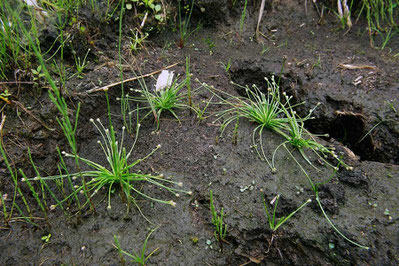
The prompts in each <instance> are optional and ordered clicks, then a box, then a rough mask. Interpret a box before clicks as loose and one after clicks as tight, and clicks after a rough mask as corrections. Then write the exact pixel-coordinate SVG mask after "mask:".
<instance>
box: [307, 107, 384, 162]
mask: <svg viewBox="0 0 399 266" xmlns="http://www.w3.org/2000/svg"><path fill="white" fill-rule="evenodd" d="M305 126H306V129H307V130H309V131H310V132H312V133H314V134H328V135H329V139H331V138H333V139H335V140H336V141H339V142H340V143H342V144H343V145H345V146H346V147H348V148H349V149H350V150H352V151H353V153H354V154H355V155H357V156H359V157H360V159H361V160H369V161H380V160H381V158H380V157H379V156H376V154H375V149H374V144H373V139H372V138H371V136H370V134H367V133H368V132H367V131H366V122H365V118H364V116H363V115H361V114H358V113H352V112H338V111H337V112H335V118H333V119H330V118H325V117H318V118H317V119H315V120H309V121H308V122H307V123H305Z"/></svg>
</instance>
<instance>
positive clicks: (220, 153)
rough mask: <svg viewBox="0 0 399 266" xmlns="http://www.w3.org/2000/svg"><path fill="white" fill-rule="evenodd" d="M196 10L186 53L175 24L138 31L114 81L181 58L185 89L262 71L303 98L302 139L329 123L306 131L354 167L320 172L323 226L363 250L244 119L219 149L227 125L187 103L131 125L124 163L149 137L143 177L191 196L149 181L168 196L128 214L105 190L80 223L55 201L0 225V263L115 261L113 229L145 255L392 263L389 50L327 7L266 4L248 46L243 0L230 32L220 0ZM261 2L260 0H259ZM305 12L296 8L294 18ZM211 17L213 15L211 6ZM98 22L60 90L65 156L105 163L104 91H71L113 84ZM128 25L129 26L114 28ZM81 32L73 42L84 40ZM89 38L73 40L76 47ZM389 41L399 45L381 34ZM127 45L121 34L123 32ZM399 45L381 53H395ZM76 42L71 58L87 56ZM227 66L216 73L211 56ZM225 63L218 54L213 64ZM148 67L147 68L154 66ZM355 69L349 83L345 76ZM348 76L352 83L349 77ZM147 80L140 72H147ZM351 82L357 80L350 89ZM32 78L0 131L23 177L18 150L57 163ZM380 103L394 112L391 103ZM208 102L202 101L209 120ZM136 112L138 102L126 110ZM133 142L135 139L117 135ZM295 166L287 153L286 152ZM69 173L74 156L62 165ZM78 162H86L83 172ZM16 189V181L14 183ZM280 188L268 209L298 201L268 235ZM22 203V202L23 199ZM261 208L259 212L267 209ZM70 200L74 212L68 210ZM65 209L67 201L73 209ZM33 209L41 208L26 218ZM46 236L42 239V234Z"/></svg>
mask: <svg viewBox="0 0 399 266" xmlns="http://www.w3.org/2000/svg"><path fill="white" fill-rule="evenodd" d="M202 2H203V3H202V5H203V7H204V8H205V10H207V9H209V10H210V11H209V16H208V13H206V14H203V13H201V11H200V10H195V12H197V13H195V12H194V18H193V21H195V20H198V19H199V18H200V17H201V16H206V17H207V20H206V22H207V23H205V24H204V26H203V27H202V28H200V29H199V30H198V31H197V32H196V33H195V34H193V35H192V36H190V37H189V39H188V41H187V43H186V45H185V47H184V48H183V49H178V48H177V45H176V43H177V42H178V32H164V33H159V34H157V35H153V36H151V37H150V39H149V42H148V43H147V45H146V48H145V49H143V50H142V51H141V52H140V53H138V54H132V53H130V52H129V51H128V49H123V51H124V53H123V55H124V57H125V59H126V62H125V63H124V67H123V71H124V72H123V75H124V77H125V78H128V77H132V76H134V73H140V74H146V73H150V72H152V71H156V70H159V69H161V68H163V67H165V66H168V65H171V64H174V63H177V62H179V64H178V65H177V66H175V67H174V68H172V69H173V70H174V71H175V72H176V73H177V74H180V75H181V76H182V77H183V76H184V73H185V65H184V63H183V62H184V61H185V58H186V56H190V62H191V72H192V74H193V79H192V80H193V87H195V88H196V87H199V86H200V83H199V82H194V80H195V79H198V80H199V81H200V82H205V83H207V84H209V85H213V86H214V87H215V88H217V89H220V90H223V91H226V92H228V93H230V94H232V95H243V91H242V90H240V88H239V87H237V86H235V85H233V84H231V81H233V82H235V83H238V84H241V85H249V86H251V85H252V84H256V85H257V86H258V87H259V88H262V89H267V88H266V84H265V81H264V78H265V77H267V78H271V77H272V75H276V79H279V80H280V87H281V90H282V91H285V92H286V93H287V94H288V95H292V96H293V97H294V100H295V102H297V103H299V102H302V101H304V102H305V103H304V104H303V105H300V106H298V108H297V112H298V113H300V114H301V115H306V114H307V112H309V109H311V108H313V107H314V106H315V105H316V104H317V103H318V102H320V103H321V104H320V106H319V107H318V108H317V109H316V110H315V112H314V116H315V118H314V119H313V120H310V121H308V123H307V124H306V127H307V129H308V130H309V131H311V132H312V133H314V134H325V133H328V135H329V136H328V137H323V138H322V139H319V141H320V142H322V143H324V144H325V145H334V146H335V147H336V150H337V152H338V153H340V154H342V155H343V158H344V160H345V162H347V163H348V164H349V165H351V166H353V170H352V171H348V170H344V169H341V170H339V171H338V172H337V173H336V174H335V175H334V176H333V178H332V180H331V181H330V182H328V183H326V184H325V185H323V186H321V187H320V193H319V196H320V201H321V203H322V205H323V206H324V209H325V211H326V213H327V215H328V216H329V217H330V219H331V221H332V222H333V224H334V225H335V226H336V227H337V228H338V229H339V230H340V231H341V232H342V233H343V234H344V235H345V236H347V237H348V238H349V239H352V240H354V241H356V242H358V243H360V244H362V245H366V246H369V247H370V249H369V250H364V249H361V248H359V247H356V246H354V245H352V244H350V243H349V242H347V241H346V240H344V239H343V238H342V237H341V236H340V235H338V234H337V233H336V232H335V231H334V230H333V229H332V227H331V226H330V225H329V224H328V222H327V221H326V219H325V218H324V216H323V214H322V212H321V210H320V208H319V206H318V204H317V202H316V200H315V196H314V193H313V192H312V191H311V189H310V187H309V184H308V181H307V179H306V177H305V175H304V174H303V172H302V171H301V169H300V167H298V165H297V164H296V163H295V162H294V161H293V159H292V158H291V157H290V155H289V154H288V153H287V152H286V151H285V150H284V149H282V148H281V149H279V150H278V151H277V152H276V155H275V157H276V167H277V169H278V170H277V172H276V173H272V171H271V170H270V168H269V167H268V165H267V164H266V162H263V161H261V160H260V158H259V157H258V155H257V153H256V152H255V150H254V149H253V148H252V139H251V138H252V135H251V134H252V131H253V130H254V128H255V125H254V124H251V123H249V122H248V121H245V120H239V126H238V131H237V142H236V144H233V139H234V134H233V127H231V128H228V129H227V130H226V131H225V133H224V134H223V135H222V136H220V128H219V125H218V124H217V123H212V122H213V121H214V120H215V117H214V116H211V117H209V118H207V119H205V120H204V121H199V120H198V119H197V118H196V117H195V115H194V114H190V112H189V111H188V110H179V111H177V115H178V116H179V118H180V120H181V121H180V122H179V121H176V119H174V118H173V116H171V115H169V114H165V116H163V119H161V125H160V130H159V131H156V125H155V124H154V121H153V119H151V118H148V119H146V120H144V121H142V122H141V124H142V127H141V130H140V135H139V139H138V142H137V144H136V148H135V150H134V154H133V157H134V158H141V157H143V156H145V155H147V154H148V153H149V151H151V150H152V149H153V148H154V147H155V146H156V145H158V144H161V145H162V147H161V149H159V150H158V151H157V152H156V153H154V154H153V155H152V156H151V157H149V158H148V159H147V160H145V161H143V162H142V163H141V164H140V165H139V166H138V167H139V168H140V170H141V171H143V172H146V173H163V174H164V175H165V176H169V177H171V178H173V180H175V181H179V182H180V181H181V182H183V188H184V189H186V190H191V191H192V192H193V194H192V196H186V195H181V196H180V197H179V198H176V197H172V196H173V195H171V194H167V193H166V192H165V191H163V190H160V189H158V188H156V187H151V186H149V187H143V188H142V190H143V192H147V193H149V194H151V195H153V196H154V197H159V198H163V199H173V200H174V201H176V203H177V206H176V207H171V206H166V205H163V204H159V203H153V202H150V201H148V200H145V199H143V198H140V197H138V198H137V203H138V205H139V207H140V211H141V213H142V214H144V215H145V217H146V218H147V219H148V220H149V221H150V222H149V221H148V220H146V219H145V218H144V217H143V215H142V214H141V213H140V211H139V209H138V208H135V207H131V209H130V211H129V212H128V213H126V210H127V207H126V204H125V203H124V202H123V199H122V198H121V196H120V194H119V193H118V189H116V192H115V193H113V194H112V197H111V206H112V208H111V209H110V210H107V204H108V202H107V199H106V191H104V192H103V193H102V192H100V193H99V194H98V195H97V196H96V197H94V202H95V205H96V210H97V212H96V214H93V213H90V212H89V211H87V212H85V213H84V214H82V216H81V217H80V218H78V217H77V216H74V217H72V218H70V219H66V218H65V216H64V215H63V214H62V211H60V210H59V209H56V210H55V211H52V212H50V213H49V219H48V220H49V224H50V225H47V224H46V223H45V221H43V220H37V223H38V226H37V227H36V226H32V225H30V224H27V223H26V222H23V221H19V220H16V221H13V222H11V223H10V224H9V225H8V226H3V225H2V227H1V231H0V264H2V265H118V264H120V259H119V255H118V252H117V250H116V249H115V247H114V246H113V244H114V236H117V237H118V239H119V242H120V245H121V247H122V249H124V250H126V251H128V252H132V251H133V250H134V251H136V252H141V249H142V246H143V243H144V240H145V238H146V236H147V235H148V233H149V232H150V230H151V229H153V228H155V227H158V229H157V230H156V231H155V232H154V233H153V234H152V235H151V237H150V238H149V241H148V245H147V252H146V254H149V253H150V252H152V251H153V250H156V249H157V250H156V252H155V253H154V254H153V255H152V256H151V257H150V258H149V259H148V261H147V263H146V264H147V265H242V264H245V263H248V264H249V265H256V264H261V265H397V264H398V263H399V257H398V254H399V244H398V243H399V242H398V241H399V240H398V239H399V231H398V225H399V220H398V219H399V216H398V213H399V207H398V200H399V199H398V194H399V193H398V182H399V166H398V162H399V153H398V152H399V141H398V134H399V127H398V122H399V117H398V114H397V113H396V111H395V110H398V109H399V107H398V99H399V97H398V96H399V89H398V88H399V87H398V84H399V80H398V77H399V67H398V58H397V57H396V58H395V57H393V55H392V54H389V53H388V51H387V50H376V49H373V48H370V47H369V39H368V36H367V34H363V29H364V27H365V24H362V22H359V23H358V24H356V25H355V26H354V28H353V29H352V30H351V31H350V32H348V33H347V34H344V32H343V31H341V30H337V27H338V26H339V25H338V22H337V21H336V20H335V18H334V17H333V16H327V17H325V18H324V20H323V21H322V22H321V23H318V22H319V17H318V16H317V14H316V12H315V11H314V10H313V9H312V8H310V7H309V6H308V7H307V12H305V9H304V5H303V3H297V2H295V1H287V2H285V3H283V2H281V3H277V2H276V3H274V4H273V6H272V5H271V4H267V7H266V9H265V13H266V14H265V15H264V17H263V20H262V24H261V31H262V32H263V33H264V34H265V35H266V36H267V37H268V38H267V39H263V40H261V42H255V41H254V38H255V37H254V30H255V27H256V20H257V12H258V4H256V5H252V4H250V5H249V7H248V15H247V19H246V20H245V24H244V30H243V33H242V34H241V35H240V34H239V33H238V31H239V17H240V14H241V13H240V12H241V9H239V8H236V9H231V7H230V6H229V5H228V3H227V2H229V1H220V2H223V3H225V2H226V3H225V4H226V5H221V4H220V3H218V1H202ZM258 2H259V1H258ZM306 13H307V14H306ZM218 14H219V15H218ZM112 28H113V25H110V26H108V28H106V29H107V30H105V32H101V33H100V34H99V35H98V37H97V39H94V44H95V47H96V48H95V49H94V50H93V52H92V55H91V56H92V59H91V63H90V64H89V67H88V69H87V71H86V72H85V73H84V76H83V78H82V79H78V78H76V79H71V80H70V81H68V83H67V87H68V88H70V89H69V94H68V95H67V99H68V100H69V104H70V106H71V109H73V108H74V106H76V105H77V103H78V102H81V114H80V118H79V127H78V131H77V136H78V146H79V147H78V148H79V154H80V155H81V156H82V157H84V158H88V159H91V160H93V161H95V162H97V163H101V164H106V161H105V158H104V157H103V156H102V151H101V147H100V146H99V145H98V144H97V141H98V140H99V139H100V137H101V136H100V135H99V133H98V132H97V131H96V129H95V128H94V127H93V125H92V124H91V123H90V122H89V119H90V118H94V119H96V118H100V119H101V121H102V122H103V123H105V122H106V121H107V107H106V101H105V97H104V93H102V92H98V93H94V94H85V91H87V90H90V89H93V88H96V87H100V86H104V85H107V84H111V83H113V82H117V81H118V80H119V79H120V77H119V68H118V64H117V62H118V55H117V49H116V48H115V43H116V40H117V34H116V31H115V28H114V30H113V31H112V30H109V31H108V29H112ZM124 30H125V31H128V26H126V28H125V29H124ZM81 42H87V40H84V39H83V40H82V41H81ZM86 44H87V43H86ZM393 44H397V41H396V40H393ZM123 45H124V48H126V47H128V40H124V42H123ZM397 48H398V47H392V49H393V50H395V49H396V50H398V49H397ZM85 51H87V50H84V51H83V53H85ZM229 60H230V61H231V67H230V69H228V71H226V69H225V68H224V67H223V64H225V65H226V64H227V63H228V61H229ZM222 63H223V64H222ZM344 64H354V65H369V66H372V68H368V69H347V68H343V67H342V65H344ZM155 77H156V76H155ZM359 77H361V78H359ZM359 80H360V81H361V83H357V81H359ZM146 82H147V85H148V86H149V87H153V86H154V84H155V79H154V78H147V79H146ZM355 84H356V85H355ZM138 86H139V84H138V83H137V82H131V83H126V84H125V86H124V89H125V91H127V90H128V89H130V88H133V89H135V88H138ZM34 90H35V89H34V88H33V87H29V86H27V87H22V88H21V93H20V95H19V98H15V99H14V100H15V101H17V100H18V101H20V102H21V103H23V105H24V106H28V107H30V109H29V110H32V113H33V114H34V115H35V117H36V118H37V119H38V120H40V121H42V122H44V123H45V124H46V125H48V126H49V127H50V128H54V129H55V130H53V131H51V130H48V129H46V128H45V127H44V126H43V125H42V124H40V123H38V121H37V120H36V119H34V118H33V116H32V115H31V114H28V113H27V112H24V111H23V110H22V111H21V109H17V110H16V107H15V106H7V107H6V108H5V110H4V111H5V113H6V115H7V121H6V124H5V127H4V130H3V140H4V143H5V147H6V150H7V154H8V156H9V158H11V159H12V164H15V166H16V167H17V168H22V169H24V171H25V172H26V173H27V175H28V176H34V171H33V169H32V167H31V166H30V164H29V158H28V156H27V152H28V148H30V150H31V152H32V155H33V158H34V161H35V163H36V164H37V165H38V167H39V168H40V169H41V171H43V175H44V174H46V175H52V174H56V173H57V167H56V164H57V163H58V162H59V158H58V156H57V154H56V150H55V147H56V146H57V145H58V146H60V148H61V150H64V149H68V146H67V142H66V141H65V139H64V137H63V135H62V132H61V131H60V129H59V128H58V126H57V123H56V120H55V117H56V114H57V111H56V108H55V107H54V105H53V104H51V102H50V100H49V99H48V96H47V93H46V89H45V88H44V89H43V91H42V94H40V95H39V96H38V94H37V93H34ZM120 93H121V90H120V87H119V86H116V87H112V88H110V89H109V94H110V100H111V114H112V119H113V125H114V128H115V129H116V130H118V132H120V130H121V128H122V126H123V123H122V117H121V113H120V102H119V101H118V100H117V98H118V97H120ZM210 97H211V95H210V93H209V91H207V90H199V91H198V92H197V93H196V94H195V95H194V98H193V101H194V103H197V104H200V105H201V106H203V104H204V103H203V102H202V101H203V100H205V101H206V100H209V99H210ZM392 107H393V108H392ZM218 110H222V107H221V106H218V105H211V106H210V107H209V109H207V111H208V112H209V113H208V114H209V115H210V114H212V113H214V112H216V111H218ZM140 115H141V116H143V115H144V112H143V113H142V114H140ZM263 140H264V149H265V151H266V153H267V155H268V156H272V154H273V152H274V150H275V149H276V147H277V146H278V145H280V144H281V143H282V142H283V141H284V139H283V138H282V137H280V136H279V135H276V134H274V133H273V132H269V131H266V132H265V133H264V136H263ZM126 141H127V143H132V142H133V139H128V140H126ZM292 152H293V156H294V157H295V158H296V160H298V161H303V158H302V157H301V155H300V154H299V153H297V152H295V151H294V150H292ZM307 155H308V157H309V158H310V160H311V162H312V163H313V164H314V165H317V166H318V168H319V170H315V169H314V168H313V167H311V166H309V165H308V164H306V163H303V164H302V165H303V167H304V168H305V169H306V171H307V173H308V174H309V176H311V177H312V179H314V181H323V180H327V179H328V178H329V177H330V176H331V175H332V174H333V173H332V171H331V169H328V168H326V167H322V166H321V165H320V164H319V162H318V160H317V157H316V156H314V154H312V153H311V152H307ZM67 164H68V165H69V166H70V167H71V169H73V162H71V161H67ZM0 166H1V167H0V177H1V183H0V189H1V191H4V192H3V193H7V194H8V195H9V196H8V197H9V198H8V199H7V200H6V203H8V204H10V202H11V201H10V198H11V196H10V195H12V193H13V185H12V180H11V178H10V175H9V173H8V170H7V169H6V166H5V163H4V159H3V158H1V160H0ZM82 167H83V170H87V169H89V168H85V167H86V166H82ZM211 189H212V190H213V195H214V202H215V206H216V209H218V210H219V209H221V208H222V207H223V208H224V212H225V218H224V221H225V223H226V224H227V228H228V229H227V236H226V241H227V242H228V243H224V244H223V250H222V251H221V250H220V245H219V243H218V242H217V241H215V238H214V236H213V231H214V227H213V225H212V221H211V213H210V208H209V203H210V200H209V191H210V190H211ZM22 190H23V192H24V193H25V194H26V195H29V189H28V188H27V187H24V186H22ZM277 194H280V195H281V197H280V200H279V205H278V208H277V213H276V216H277V217H282V216H286V215H288V214H289V213H290V212H292V211H294V210H295V209H296V208H298V207H299V206H300V205H301V204H303V203H304V202H305V201H306V200H307V199H311V200H312V202H311V203H309V204H308V206H306V207H305V208H303V209H301V211H299V212H298V213H297V214H295V216H293V218H291V219H290V220H289V221H288V222H287V223H286V224H284V225H283V226H281V227H280V228H279V230H277V231H276V232H273V231H272V230H270V228H269V227H268V222H267V219H266V215H265V211H264V209H263V200H262V195H264V196H265V199H266V202H270V201H271V200H272V199H273V198H274V197H275V196H276V195H277ZM28 200H29V202H30V203H31V204H32V206H36V205H35V201H34V198H33V197H32V196H30V197H28ZM269 207H270V206H269ZM71 208H72V209H73V208H74V207H71ZM72 212H73V210H72ZM36 215H37V216H38V217H43V215H42V213H41V212H40V210H39V208H38V207H37V210H35V216H36ZM48 234H51V238H50V241H49V242H47V243H46V242H45V241H43V240H42V239H41V238H42V237H43V236H46V235H48Z"/></svg>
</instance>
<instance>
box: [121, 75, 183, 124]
mask: <svg viewBox="0 0 399 266" xmlns="http://www.w3.org/2000/svg"><path fill="white" fill-rule="evenodd" d="M162 75H164V77H165V78H166V82H165V84H163V85H164V86H160V87H158V88H156V89H155V90H150V89H148V87H147V85H146V83H145V82H144V80H140V85H141V89H140V90H134V92H138V93H140V94H141V96H140V97H131V96H129V95H127V97H126V98H127V99H129V100H133V101H136V102H144V103H148V106H144V107H139V108H138V109H137V110H141V109H150V110H149V111H148V112H147V113H146V114H145V115H144V117H143V118H142V119H145V118H146V117H147V116H149V115H150V114H152V115H153V116H154V119H155V123H156V124H157V129H159V126H160V118H161V115H162V113H165V112H168V113H170V114H172V115H173V117H174V118H176V119H177V120H178V121H180V120H179V117H178V116H177V114H176V112H175V110H176V109H181V108H186V107H187V104H186V103H185V100H186V99H187V95H186V93H181V89H182V88H183V87H184V86H185V85H186V82H185V81H182V82H180V83H179V82H178V81H177V79H175V80H174V81H173V73H171V72H169V71H165V72H163V73H162V74H161V75H160V76H162ZM162 78H163V77H162ZM137 110H134V111H131V113H132V112H135V111H137ZM131 113H130V114H131Z"/></svg>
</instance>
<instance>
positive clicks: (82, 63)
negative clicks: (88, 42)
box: [70, 49, 90, 78]
mask: <svg viewBox="0 0 399 266" xmlns="http://www.w3.org/2000/svg"><path fill="white" fill-rule="evenodd" d="M89 53H90V49H88V50H87V53H86V55H85V57H84V58H83V60H81V59H80V57H79V56H78V57H77V56H76V52H73V53H72V54H73V58H74V59H75V66H76V71H77V72H76V73H75V74H73V75H72V76H71V77H70V78H72V77H73V76H75V75H77V76H78V78H83V75H82V74H83V71H84V70H85V68H86V66H87V64H88V61H87V56H88V55H89Z"/></svg>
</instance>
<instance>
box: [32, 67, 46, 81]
mask: <svg viewBox="0 0 399 266" xmlns="http://www.w3.org/2000/svg"><path fill="white" fill-rule="evenodd" d="M31 72H32V74H33V81H39V80H40V79H41V78H43V77H45V76H46V75H44V73H43V72H42V66H41V65H39V66H38V67H37V68H36V69H31Z"/></svg>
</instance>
